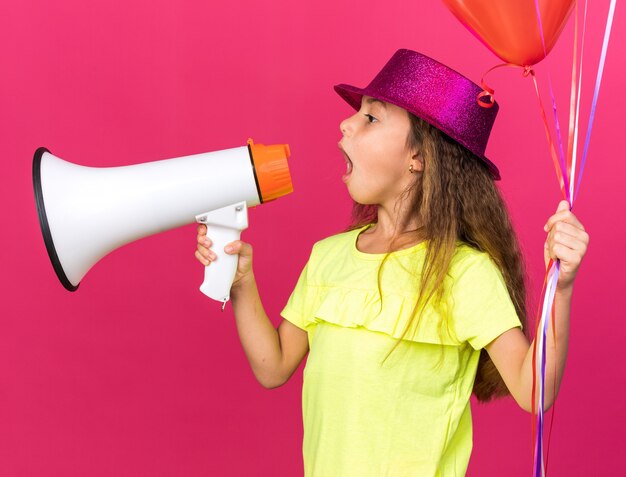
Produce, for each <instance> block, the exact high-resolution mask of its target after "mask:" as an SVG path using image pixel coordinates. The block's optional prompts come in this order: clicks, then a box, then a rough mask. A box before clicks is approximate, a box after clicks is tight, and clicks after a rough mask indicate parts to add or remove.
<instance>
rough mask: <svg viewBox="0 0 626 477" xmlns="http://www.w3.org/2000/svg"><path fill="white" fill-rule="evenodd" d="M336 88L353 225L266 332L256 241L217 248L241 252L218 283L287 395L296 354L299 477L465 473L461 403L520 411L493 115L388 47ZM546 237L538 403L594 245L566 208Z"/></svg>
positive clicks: (522, 341) (523, 382)
mask: <svg viewBox="0 0 626 477" xmlns="http://www.w3.org/2000/svg"><path fill="white" fill-rule="evenodd" d="M335 90H336V91H337V92H338V93H339V94H340V95H341V97H342V98H344V99H345V100H346V101H347V102H348V103H349V104H350V106H352V107H353V108H354V109H355V110H357V112H356V113H355V114H354V115H353V116H351V117H349V118H347V119H345V120H344V121H342V122H341V124H340V129H341V132H342V135H343V137H342V139H341V141H340V142H339V149H340V150H341V152H342V155H343V158H344V160H345V161H346V174H345V175H344V176H343V181H344V182H345V184H346V186H347V187H348V190H349V193H350V196H351V197H352V198H353V199H354V222H353V224H352V225H351V226H350V227H349V228H348V229H347V231H345V232H343V233H339V234H337V235H333V236H331V237H328V238H326V239H324V240H321V241H319V242H317V243H315V245H314V246H313V249H312V251H311V255H310V258H309V260H308V262H307V264H306V266H305V267H304V269H303V271H302V274H301V275H300V278H299V280H298V282H297V284H296V286H295V289H294V291H293V293H292V295H291V297H290V298H289V301H288V303H287V305H286V306H285V308H284V310H283V311H282V313H281V315H282V316H283V318H285V319H284V320H283V321H282V322H281V324H280V326H279V327H278V329H277V330H276V329H275V328H274V326H273V325H272V323H271V322H270V320H269V319H268V317H267V315H266V314H265V311H264V310H263V305H262V303H261V299H260V297H259V294H258V290H257V286H256V282H255V277H254V273H253V270H252V247H251V245H250V244H248V243H245V242H242V241H235V242H233V243H231V244H229V246H227V247H226V249H225V251H226V252H227V253H231V254H236V253H238V254H239V264H238V270H237V274H236V276H235V280H234V283H233V286H232V290H231V297H232V305H233V310H234V314H235V318H236V323H237V329H238V332H239V336H240V339H241V342H242V345H243V347H244V350H245V353H246V356H247V357H248V360H249V361H250V364H251V367H252V370H253V372H254V374H255V376H256V377H257V379H258V380H259V382H260V383H261V384H262V385H263V386H264V387H266V388H274V387H277V386H281V385H282V384H284V383H285V382H286V381H287V380H288V379H289V378H290V377H291V375H292V374H293V372H294V371H295V370H296V369H297V367H298V365H299V364H300V362H301V361H302V359H303V358H304V356H305V355H306V354H307V352H309V356H308V359H307V363H306V367H305V369H304V383H303V391H302V398H303V402H302V412H303V420H304V442H303V455H304V467H305V475H306V476H307V477H347V476H358V477H368V476H372V477H374V476H375V477H383V476H393V477H398V476H399V477H404V476H420V477H425V476H463V475H465V472H466V470H467V465H468V462H469V458H470V453H471V449H472V419H471V410H470V396H471V394H472V393H474V394H475V395H476V397H477V399H479V400H480V401H488V400H490V399H492V398H495V397H500V396H504V395H509V394H510V395H512V396H513V398H514V399H515V400H516V401H517V403H518V404H519V405H520V407H521V408H522V409H524V410H526V411H528V412H530V410H531V392H532V391H531V389H532V347H531V344H530V343H529V340H528V339H527V338H526V336H525V334H524V333H523V331H522V329H524V328H525V326H526V324H527V310H526V290H525V276H524V268H523V260H522V255H521V253H520V249H519V246H518V241H517V238H516V236H515V233H514V231H513V228H512V226H511V222H510V219H509V216H508V213H507V209H506V206H505V203H504V201H503V199H502V197H501V196H500V194H499V191H498V189H497V187H496V183H495V181H496V180H499V179H500V176H499V171H498V168H497V167H496V166H495V165H494V164H493V163H492V162H491V161H489V160H488V159H487V158H486V157H485V156H484V151H485V148H486V145H487V140H488V137H489V133H490V131H491V128H492V125H493V122H494V120H495V116H496V114H497V111H498V105H497V104H496V103H493V105H492V107H482V106H481V105H479V104H478V103H477V99H476V98H477V95H478V94H479V93H480V92H481V88H480V87H479V86H477V85H476V84H474V83H473V82H471V81H470V80H468V79H467V78H465V77H464V76H462V75H460V74H459V73H457V72H456V71H454V70H451V69H450V68H448V67H446V66H444V65H442V64H441V63H438V62H437V61H435V60H432V59H431V58H428V57H427V56H425V55H422V54H420V53H417V52H414V51H410V50H398V51H397V52H396V53H395V54H394V55H393V57H392V58H391V59H390V60H389V62H388V63H387V64H386V65H385V66H384V67H383V69H382V70H381V71H380V73H379V74H378V75H377V76H376V77H375V78H374V80H373V81H372V82H371V83H370V84H369V85H368V86H367V87H366V88H364V89H363V88H356V87H354V86H349V85H344V84H341V85H337V86H335ZM487 99H488V100H489V99H490V98H487ZM485 105H487V103H485ZM544 229H545V231H546V232H547V233H548V234H547V239H546V243H545V250H544V258H545V261H546V264H547V263H548V261H549V259H550V258H552V259H555V260H556V259H559V260H560V261H561V262H560V263H561V269H560V275H559V280H558V285H557V292H556V297H555V301H556V330H557V336H556V340H555V339H554V336H553V335H552V327H549V330H550V331H549V334H548V339H547V364H546V378H545V383H546V400H545V409H546V410H547V409H548V408H550V406H551V405H552V403H553V402H554V399H555V397H556V392H558V388H559V385H560V382H561V377H562V375H563V370H564V367H565V360H566V355H567V347H568V335H569V308H570V302H571V297H572V289H573V284H574V278H575V276H576V272H577V271H578V268H579V266H580V263H581V261H582V258H583V256H584V255H585V252H586V249H587V244H588V242H589V236H588V235H587V233H586V232H585V230H584V228H583V226H582V224H581V223H580V222H579V220H578V219H577V218H576V217H575V216H574V215H573V214H572V213H571V212H570V210H569V207H568V204H567V202H566V201H562V202H561V203H560V204H559V206H558V209H557V212H556V213H555V214H554V215H553V216H552V217H550V218H549V220H548V222H547V224H546V226H545V227H544ZM206 233H207V232H206V227H205V226H204V225H200V226H199V227H198V246H197V251H196V257H197V259H198V260H199V261H200V262H202V263H203V264H204V265H208V264H210V262H211V261H212V260H213V259H215V254H214V253H213V251H212V250H210V248H209V247H210V246H211V241H210V240H209V239H208V238H207V236H206ZM525 331H526V332H528V330H527V329H526V330H525ZM555 341H556V347H555V346H554V342H555ZM555 360H556V373H557V374H556V382H557V386H556V390H555V391H556V392H555V393H553V392H552V391H553V389H552V383H553V382H554V379H555V376H554V374H553V373H554V369H555Z"/></svg>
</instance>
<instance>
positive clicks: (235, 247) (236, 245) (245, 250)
mask: <svg viewBox="0 0 626 477" xmlns="http://www.w3.org/2000/svg"><path fill="white" fill-rule="evenodd" d="M224 251H225V252H226V253H228V254H230V255H232V254H235V253H238V254H240V255H252V245H250V244H249V243H246V242H242V241H241V240H235V241H234V242H230V243H228V244H226V247H224Z"/></svg>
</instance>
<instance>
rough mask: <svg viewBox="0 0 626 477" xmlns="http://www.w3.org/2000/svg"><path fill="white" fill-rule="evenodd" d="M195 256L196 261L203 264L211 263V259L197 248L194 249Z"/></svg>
mask: <svg viewBox="0 0 626 477" xmlns="http://www.w3.org/2000/svg"><path fill="white" fill-rule="evenodd" d="M196 258H197V259H198V261H199V262H200V263H202V264H203V265H204V266H208V265H210V264H211V261H210V260H208V259H207V258H205V257H204V255H202V254H201V253H200V252H199V251H198V250H196Z"/></svg>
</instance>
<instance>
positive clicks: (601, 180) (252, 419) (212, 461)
mask: <svg viewBox="0 0 626 477" xmlns="http://www.w3.org/2000/svg"><path fill="white" fill-rule="evenodd" d="M382 5H384V7H383V6H382ZM589 8H590V20H589V22H590V27H589V32H588V42H587V50H586V58H587V59H588V60H589V62H588V63H587V64H586V72H587V76H586V77H585V80H586V83H585V84H586V86H587V89H586V93H585V94H586V96H583V103H584V104H586V105H588V104H589V103H590V99H591V96H590V94H589V92H590V86H591V84H592V82H593V79H594V78H593V77H592V73H593V72H594V70H595V68H596V65H597V58H598V55H599V48H600V43H601V36H602V35H601V34H602V32H601V29H602V27H603V21H604V19H605V18H606V11H607V8H608V0H603V1H598V2H596V1H594V2H590V7H589ZM2 11H3V14H2V15H1V16H0V44H1V45H2V70H1V73H0V104H1V108H0V131H1V132H0V151H1V154H2V158H3V171H2V174H0V181H1V185H0V204H2V222H3V227H2V231H3V233H2V235H1V240H2V247H0V254H1V262H0V263H2V273H1V274H0V290H1V293H2V295H1V296H2V301H1V303H2V305H1V306H2V307H1V311H0V429H1V430H0V467H1V469H0V474H1V475H3V476H11V477H13V476H20V477H35V476H37V477H39V476H63V477H70V476H84V475H89V476H92V477H99V476H110V475H115V476H133V477H136V476H143V475H145V476H183V475H184V476H188V477H191V476H206V475H219V476H239V475H246V476H253V475H254V476H269V475H272V476H274V475H276V476H286V475H290V476H291V475H301V472H302V471H301V466H302V457H301V439H302V424H301V402H300V392H301V383H302V366H301V367H300V369H299V370H298V372H297V373H296V374H295V375H294V377H293V378H292V379H291V381H290V382H289V383H287V384H286V385H285V386H283V387H281V388H278V389H275V390H271V391H268V390H265V389H263V388H262V387H261V386H260V385H259V384H258V383H257V382H256V381H255V379H254V376H253V374H252V372H251V370H250V368H249V365H248V363H247V360H246V358H245V356H244V353H243V351H242V349H241V345H240V344H239V340H238V336H237V333H236V329H235V325H234V321H233V315H232V309H231V307H230V305H229V306H227V309H226V311H225V312H224V313H220V312H219V305H218V304H217V303H215V302H212V301H210V300H209V299H207V298H206V297H204V295H202V294H201V293H200V292H199V291H198V286H199V284H200V282H201V281H202V268H201V267H200V266H199V264H198V263H197V262H196V260H195V259H194V257H193V251H194V248H195V225H189V226H186V227H183V228H181V229H177V230H172V231H170V232H167V233H163V234H160V235H158V236H152V237H149V238H146V239H144V240H141V241H139V242H137V243H134V244H131V245H128V246H126V247H123V248H122V249H119V250H117V251H115V252H114V253H112V254H111V255H110V256H109V257H107V258H106V259H105V260H103V261H101V262H100V263H98V264H97V265H96V266H95V267H94V268H93V269H92V270H91V272H90V273H89V274H88V275H87V277H86V278H85V279H84V281H83V283H82V284H81V287H80V290H79V291H78V292H76V293H74V294H70V293H69V292H67V291H65V290H64V289H63V288H62V287H61V285H60V284H59V283H58V282H57V279H56V276H55V275H54V272H53V269H52V267H51V265H50V263H49V260H48V257H47V254H46V251H45V248H44V243H43V240H42V238H41V234H40V230H39V224H38V221H37V214H36V209H35V203H34V199H33V192H32V184H31V163H32V156H33V152H34V151H35V149H36V148H37V147H39V146H46V147H47V148H49V149H50V150H51V151H52V152H53V153H54V154H55V155H57V156H59V157H62V158H64V159H66V160H68V161H71V162H76V163H79V164H83V165H93V166H116V165H126V164H134V163H141V162H146V161H151V160H157V159H165V158H170V157H179V156H183V155H188V154H194V153H200V152H206V151H214V150H219V149H225V148H230V147H238V146H242V145H244V144H245V141H246V139H247V137H249V136H251V137H253V138H254V139H255V141H256V142H260V143H265V144H271V143H281V142H286V143H289V145H290V146H291V151H292V157H291V162H290V164H291V173H292V177H293V182H294V187H295V192H294V193H293V194H292V195H289V196H287V197H284V198H282V199H280V200H278V201H275V202H273V203H270V204H267V205H266V206H263V207H259V208H257V209H253V210H251V212H250V228H249V229H248V230H247V231H245V232H244V235H243V238H244V239H245V240H247V241H249V242H250V243H252V244H253V246H254V251H255V262H254V263H255V273H256V276H257V278H258V281H259V287H260V292H261V295H262V297H263V302H264V305H265V308H266V311H267V312H268V314H269V316H270V317H271V319H272V321H273V322H274V323H275V324H276V325H278V323H279V322H280V320H281V318H280V317H279V312H280V310H281V309H282V307H283V306H284V304H285V303H286V300H287V298H288V297H289V294H290V292H291V290H292V287H293V286H294V284H295V280H296V278H297V276H298V274H299V272H300V269H301V268H302V266H303V265H304V262H305V260H306V258H307V256H308V253H309V251H310V247H311V245H312V244H313V243H314V242H315V241H316V240H319V239H321V238H323V237H325V236H327V235H330V234H332V233H336V232H339V231H340V230H342V228H343V227H344V226H345V225H346V224H347V220H348V216H349V212H350V200H349V196H348V194H347V191H346V189H345V185H344V184H343V183H342V182H341V180H340V177H341V174H342V171H343V169H344V161H343V159H342V157H341V156H340V154H339V151H338V149H337V145H336V143H337V141H338V140H339V138H340V133H339V128H338V124H339V122H340V120H341V119H343V118H344V117H345V116H346V115H348V114H352V112H351V110H350V108H349V107H348V106H347V104H345V103H344V102H343V101H342V100H341V99H340V98H339V96H337V95H336V94H335V93H334V91H333V90H332V86H333V85H334V84H336V83H341V82H346V83H352V84H355V85H360V86H365V85H366V84H367V83H368V82H369V81H370V80H371V79H372V77H373V75H374V74H375V73H376V72H377V71H378V70H379V69H380V67H382V65H383V64H384V63H385V62H386V61H387V59H388V58H389V57H390V56H391V54H392V53H393V52H394V51H395V50H396V49H397V48H401V47H405V48H411V49H417V50H420V51H422V52H424V53H426V54H428V55H431V56H434V57H436V58H437V59H439V60H441V61H443V62H445V63H447V64H449V65H450V66H452V67H454V68H455V69H458V70H460V71H462V72H464V73H465V74H466V75H468V76H469V77H471V78H472V79H474V80H475V81H479V80H480V76H481V74H482V73H483V72H484V71H485V70H487V69H488V68H489V67H491V66H493V65H495V64H497V63H498V62H499V61H498V59H497V58H496V57H495V56H493V55H492V54H491V53H490V52H489V51H488V50H487V49H486V48H484V47H483V45H482V44H480V43H479V42H478V41H477V40H475V39H474V37H473V36H472V35H471V34H470V33H468V32H467V31H466V30H465V29H464V28H463V27H462V26H461V24H460V23H459V22H458V21H457V20H456V19H455V18H454V17H453V16H452V15H451V14H450V13H449V12H448V11H447V9H446V8H445V7H444V6H443V4H441V3H440V2H426V1H413V2H406V1H400V0H389V1H387V2H382V3H381V2H378V1H371V0H364V1H361V2H337V1H327V0H324V1H318V2H279V1H273V2H262V3H261V2H254V1H245V2H200V1H188V2H167V1H162V0H158V1H155V0H151V1H146V0H142V1H135V2H122V1H119V0H116V1H107V2H104V1H103V2H82V1H70V0H63V1H36V2H3V8H2ZM624 20H626V18H625V11H624V6H623V5H618V10H617V13H616V18H615V24H614V34H613V36H612V39H611V40H612V43H611V48H610V49H609V55H608V58H607V64H606V70H605V81H604V83H603V88H602V92H601V96H600V102H599V107H598V111H597V116H596V122H595V126H594V133H593V138H592V142H591V148H590V152H589V161H588V164H587V168H586V170H585V177H584V180H583V183H582V188H581V189H580V191H581V192H580V196H579V197H578V199H577V202H576V206H575V207H574V212H575V213H576V214H577V216H578V217H579V218H580V219H581V221H582V222H583V224H584V225H585V226H586V228H587V230H588V231H589V233H590V236H591V242H590V248H589V251H588V255H587V257H586V258H585V261H584V263H583V265H582V268H581V270H580V273H579V278H578V280H577V285H576V294H575V296H574V301H573V312H572V327H571V329H572V331H571V341H570V354H569V360H568V367H567V372H566V374H565V378H564V382H563V385H562V388H561V393H560V395H559V400H558V401H557V405H556V409H558V411H557V412H556V414H555V427H554V430H553V433H552V439H551V444H550V459H549V469H550V473H552V474H553V475H554V476H577V475H616V474H615V472H616V471H615V470H614V469H615V468H616V467H617V466H618V465H620V464H621V460H620V459H619V458H618V453H619V452H621V450H622V449H621V448H622V446H623V443H624V440H623V434H622V431H623V423H624V422H625V421H626V412H625V411H624V407H623V405H622V404H623V396H624V391H625V390H626V380H625V379H624V376H625V369H626V367H625V366H624V363H623V353H622V352H621V347H622V346H623V343H624V342H625V341H626V331H625V329H626V326H625V325H624V321H623V318H624V312H623V309H624V305H625V304H624V292H623V290H624V286H625V285H626V283H625V281H624V277H623V271H622V270H623V267H622V266H621V265H622V260H621V259H620V258H619V257H620V254H619V252H616V250H617V249H618V248H619V247H620V246H622V245H623V244H622V242H623V239H624V235H625V229H626V225H625V223H624V212H623V204H624V203H623V199H622V197H623V195H621V194H620V193H619V191H620V190H623V184H622V183H621V180H620V179H619V178H620V177H624V174H626V166H625V165H624V164H625V163H624V161H623V158H622V156H623V153H622V151H623V150H624V147H625V145H626V144H625V137H626V135H625V134H624V132H623V126H624V121H623V111H624V106H625V104H624V95H623V77H624V75H625V74H626V62H625V58H626V55H625V52H624V48H623V45H625V44H626V38H625V34H624V31H625V27H626V25H625V22H624ZM571 38H572V23H571V22H570V23H569V24H568V27H567V28H566V30H565V32H564V34H563V37H562V38H561V41H560V42H559V43H558V44H557V46H556V48H555V50H554V51H553V52H552V54H551V57H550V58H551V63H550V71H551V72H552V80H553V84H554V88H555V90H556V93H557V99H558V101H559V103H558V104H559V105H560V107H561V110H562V111H563V112H564V111H565V109H566V104H567V99H568V97H567V96H568V91H569V90H568V81H569V79H568V75H569V68H570V65H571V54H570V51H571ZM537 70H538V73H539V75H540V76H541V77H542V79H543V80H545V77H546V76H545V73H546V68H545V65H543V64H540V65H539V66H538V67H537ZM489 79H490V83H491V84H492V86H494V87H495V89H496V92H497V95H498V96H497V97H498V100H499V102H500V104H501V110H500V114H499V118H498V121H497V123H496V126H495V128H494V131H493V135H492V140H491V143H490V145H489V147H488V151H487V152H488V157H490V158H491V159H493V160H494V161H495V162H496V164H498V165H499V166H500V170H501V172H502V176H503V181H502V183H501V187H502V191H503V193H504V195H505V197H506V198H507V201H508V203H509V204H510V208H511V212H512V215H513V219H514V221H515V224H516V227H517V230H518V232H519V236H520V239H521V241H522V243H523V246H524V250H525V253H526V257H527V261H528V268H529V272H530V275H531V280H532V287H531V289H532V293H533V295H534V296H535V298H536V297H537V295H538V294H539V291H540V288H541V280H542V278H543V255H542V254H543V241H544V239H545V233H544V232H543V225H544V223H545V220H546V219H547V218H548V217H549V216H550V215H551V214H552V213H553V212H554V211H555V210H556V206H557V203H558V201H559V199H560V193H559V191H558V187H557V183H556V179H555V174H554V169H553V166H552V164H551V161H550V159H549V157H548V155H547V150H548V149H547V146H546V141H545V137H544V133H543V130H542V126H541V123H540V120H539V114H538V109H537V105H536V99H535V97H534V93H533V90H532V84H531V82H530V80H528V79H523V78H522V77H521V75H520V74H519V72H518V71H516V70H512V69H511V70H499V71H498V72H496V73H493V74H492V75H491V76H490V77H489ZM544 84H545V81H544ZM586 109H588V108H586ZM583 117H584V118H586V117H587V114H586V113H584V116H583ZM562 121H563V122H565V118H563V119H562ZM94 220H97V218H94ZM598 397H599V398H598ZM551 414H552V412H551V411H550V413H549V414H548V415H547V419H546V420H547V422H549V421H550V418H551ZM474 416H475V417H474V422H475V437H474V441H475V444H474V454H473V456H472V460H471V462H470V471H469V475H473V476H478V475H480V476H492V475H507V476H526V475H530V471H531V460H532V448H531V420H530V415H528V414H525V413H524V411H522V410H521V409H520V408H518V407H517V406H516V405H515V403H514V402H513V401H512V400H511V399H508V400H504V401H501V402H497V403H495V404H492V405H489V406H474ZM546 441H547V434H546ZM618 451H619V452H618Z"/></svg>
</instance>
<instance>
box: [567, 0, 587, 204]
mask: <svg viewBox="0 0 626 477" xmlns="http://www.w3.org/2000/svg"><path fill="white" fill-rule="evenodd" d="M587 3H588V2H587V0H585V11H584V14H583V34H582V40H581V43H580V62H579V63H580V69H579V72H578V97H577V98H576V120H575V122H574V145H573V151H572V173H571V176H570V187H571V191H572V197H573V200H572V207H574V200H576V196H577V194H576V193H575V192H576V191H575V190H574V182H575V181H574V178H575V177H576V164H577V162H578V159H577V158H578V126H579V124H580V121H579V118H580V92H581V91H582V89H583V59H584V55H585V33H586V31H587ZM576 7H578V3H576ZM576 13H578V11H577V12H576Z"/></svg>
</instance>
